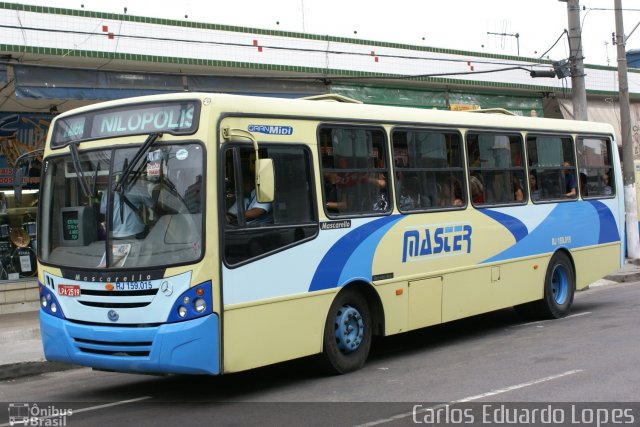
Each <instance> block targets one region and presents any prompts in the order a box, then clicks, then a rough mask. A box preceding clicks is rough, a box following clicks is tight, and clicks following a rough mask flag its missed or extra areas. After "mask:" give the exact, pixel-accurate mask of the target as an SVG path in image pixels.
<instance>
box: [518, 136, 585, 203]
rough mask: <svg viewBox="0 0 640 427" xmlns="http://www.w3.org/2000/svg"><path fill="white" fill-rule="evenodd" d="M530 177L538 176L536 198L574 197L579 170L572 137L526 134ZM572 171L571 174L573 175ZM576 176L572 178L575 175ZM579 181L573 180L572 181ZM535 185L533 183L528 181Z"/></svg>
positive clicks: (541, 200)
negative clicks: (573, 188)
mask: <svg viewBox="0 0 640 427" xmlns="http://www.w3.org/2000/svg"><path fill="white" fill-rule="evenodd" d="M527 158H528V164H529V179H531V176H533V177H534V178H535V185H536V189H535V190H531V191H537V193H535V194H536V198H533V202H534V203H535V202H544V201H552V200H575V198H576V197H577V193H578V190H577V188H576V189H575V190H576V191H575V194H576V196H567V194H570V193H571V188H569V187H571V186H572V185H577V176H578V175H577V173H576V168H575V166H573V165H575V161H574V156H573V139H572V138H571V137H569V136H553V135H544V136H536V135H531V134H530V135H529V136H528V137H527ZM570 175H571V176H570ZM572 178H573V179H572ZM572 181H573V182H574V183H576V184H572V183H571V182H572ZM529 185H530V186H531V185H532V184H531V183H530V184H529Z"/></svg>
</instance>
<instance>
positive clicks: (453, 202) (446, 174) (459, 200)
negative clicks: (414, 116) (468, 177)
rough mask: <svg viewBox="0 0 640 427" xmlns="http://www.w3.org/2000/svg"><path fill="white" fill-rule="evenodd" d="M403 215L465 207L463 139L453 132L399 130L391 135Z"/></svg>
mask: <svg viewBox="0 0 640 427" xmlns="http://www.w3.org/2000/svg"><path fill="white" fill-rule="evenodd" d="M391 140H392V143H393V161H394V165H395V170H396V185H397V188H398V190H397V192H396V195H397V204H398V209H399V210H400V212H403V213H404V212H406V213H409V212H412V211H425V210H435V209H453V208H458V207H462V206H464V205H465V197H464V191H463V187H462V184H461V183H462V182H463V175H464V167H463V166H464V165H463V160H462V138H461V136H460V134H458V133H457V132H453V131H442V130H431V129H395V130H394V131H393V132H392V133H391Z"/></svg>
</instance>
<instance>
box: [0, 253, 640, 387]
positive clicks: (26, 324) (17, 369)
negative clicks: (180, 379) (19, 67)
mask: <svg viewBox="0 0 640 427" xmlns="http://www.w3.org/2000/svg"><path fill="white" fill-rule="evenodd" d="M636 281H640V266H638V265H635V264H631V263H626V264H625V265H624V266H623V267H622V268H621V269H620V270H618V271H616V272H615V273H612V274H610V275H608V276H606V277H605V278H603V279H600V280H598V281H596V282H594V283H592V284H591V285H589V287H596V286H606V285H612V284H615V283H624V282H636ZM38 316H39V312H38V311H27V312H24V313H11V314H0V348H2V350H3V351H2V352H0V381H2V380H7V379H10V378H17V377H22V376H27V375H37V374H42V373H45V372H54V371H63V370H67V369H74V368H77V366H75V365H68V364H64V363H57V362H48V361H46V360H45V359H44V354H43V352H42V343H41V342H40V325H39V320H38Z"/></svg>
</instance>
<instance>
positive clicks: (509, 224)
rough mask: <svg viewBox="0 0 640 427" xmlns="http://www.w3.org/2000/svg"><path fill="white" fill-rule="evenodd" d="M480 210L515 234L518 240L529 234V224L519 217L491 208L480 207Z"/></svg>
mask: <svg viewBox="0 0 640 427" xmlns="http://www.w3.org/2000/svg"><path fill="white" fill-rule="evenodd" d="M479 211H480V212H482V213H483V214H485V215H486V216H488V217H489V218H492V219H494V220H496V221H498V222H499V223H500V224H502V225H503V226H504V227H505V228H506V229H507V230H509V232H510V233H511V234H512V235H513V238H514V239H516V242H519V241H520V240H522V239H524V238H525V237H527V235H528V234H529V230H528V229H527V226H526V225H524V223H523V222H522V221H520V220H519V219H518V218H515V217H513V216H511V215H507V214H504V213H502V212H498V211H493V210H491V209H479Z"/></svg>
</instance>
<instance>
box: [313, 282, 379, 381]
mask: <svg viewBox="0 0 640 427" xmlns="http://www.w3.org/2000/svg"><path fill="white" fill-rule="evenodd" d="M340 325H342V327H339V326H340ZM371 337H372V319H371V310H370V308H369V304H368V303H367V300H366V299H365V298H364V296H363V295H362V294H361V293H359V292H356V291H354V290H353V289H345V290H343V291H341V292H340V293H339V294H338V296H337V297H336V299H335V300H334V301H333V304H331V308H330V309H329V314H328V315H327V320H326V322H325V327H324V336H323V350H322V362H323V365H324V368H325V370H326V371H327V372H329V373H331V374H346V373H347V372H353V371H357V370H358V369H360V368H362V367H363V366H364V364H365V362H366V361H367V357H368V356H369V350H371Z"/></svg>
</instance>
